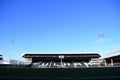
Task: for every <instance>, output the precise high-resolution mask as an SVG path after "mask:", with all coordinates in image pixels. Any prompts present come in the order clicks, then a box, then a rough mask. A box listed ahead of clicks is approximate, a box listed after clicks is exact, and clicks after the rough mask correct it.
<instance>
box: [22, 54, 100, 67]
mask: <svg viewBox="0 0 120 80" xmlns="http://www.w3.org/2000/svg"><path fill="white" fill-rule="evenodd" d="M22 57H24V58H25V63H26V64H30V65H31V67H33V68H81V67H93V66H98V64H99V57H101V56H100V55H99V54H98V53H78V52H74V53H73V52H70V53H65V52H63V53H61V52H59V53H25V54H23V55H22Z"/></svg>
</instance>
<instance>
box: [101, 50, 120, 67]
mask: <svg viewBox="0 0 120 80" xmlns="http://www.w3.org/2000/svg"><path fill="white" fill-rule="evenodd" d="M103 59H104V63H105V66H120V51H115V52H112V53H109V54H108V55H106V56H105V57H103Z"/></svg>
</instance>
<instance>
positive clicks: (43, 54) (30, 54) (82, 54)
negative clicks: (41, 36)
mask: <svg viewBox="0 0 120 80" xmlns="http://www.w3.org/2000/svg"><path fill="white" fill-rule="evenodd" d="M60 55H64V56H67V57H69V56H70V57H101V56H100V55H99V54H98V53H97V52H41V53H40V52H39V53H34V52H28V53H24V54H23V55H22V57H24V58H29V57H58V56H60Z"/></svg>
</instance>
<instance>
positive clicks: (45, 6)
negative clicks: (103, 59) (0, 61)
mask: <svg viewBox="0 0 120 80" xmlns="http://www.w3.org/2000/svg"><path fill="white" fill-rule="evenodd" d="M100 36H101V37H100ZM117 50H120V0H0V53H1V54H3V57H4V58H5V59H16V60H22V57H21V54H22V53H24V52H99V53H100V54H101V55H106V54H108V53H110V52H113V51H117Z"/></svg>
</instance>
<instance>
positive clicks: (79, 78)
mask: <svg viewBox="0 0 120 80" xmlns="http://www.w3.org/2000/svg"><path fill="white" fill-rule="evenodd" d="M2 79H3V80H8V79H16V80H42V79H45V80H103V79H105V80H120V67H102V68H0V80H2Z"/></svg>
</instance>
